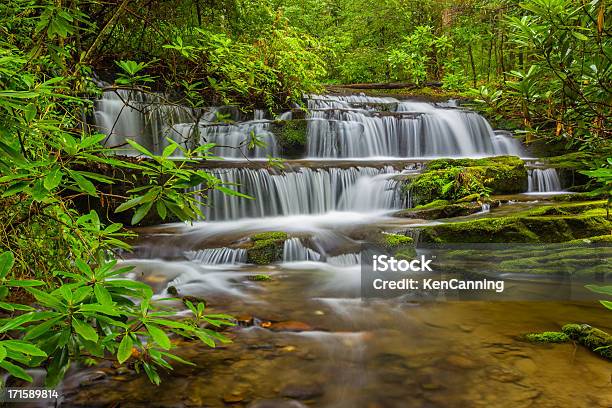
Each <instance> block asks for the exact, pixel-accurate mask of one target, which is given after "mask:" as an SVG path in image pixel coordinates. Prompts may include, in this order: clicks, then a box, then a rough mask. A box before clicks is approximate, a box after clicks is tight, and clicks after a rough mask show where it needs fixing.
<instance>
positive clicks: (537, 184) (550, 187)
mask: <svg viewBox="0 0 612 408" xmlns="http://www.w3.org/2000/svg"><path fill="white" fill-rule="evenodd" d="M528 175H529V178H528V181H529V184H528V186H529V187H528V191H529V192H530V193H554V192H560V191H562V188H561V180H560V179H559V175H558V174H557V170H556V169H530V170H529V172H528Z"/></svg>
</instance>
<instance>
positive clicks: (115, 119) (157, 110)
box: [94, 89, 200, 153]
mask: <svg viewBox="0 0 612 408" xmlns="http://www.w3.org/2000/svg"><path fill="white" fill-rule="evenodd" d="M94 115H95V120H96V125H97V126H98V128H99V129H100V131H101V132H103V133H105V134H107V135H108V138H107V140H106V146H109V147H114V146H120V145H124V144H125V139H128V138H129V139H133V140H135V141H136V142H138V143H139V144H141V145H143V146H145V147H146V148H147V149H149V150H151V151H152V152H154V153H161V151H162V150H163V148H164V147H165V146H167V144H168V143H167V141H166V137H168V138H170V139H172V140H175V141H177V142H178V143H179V144H181V145H185V143H186V142H187V139H182V137H181V136H182V135H181V134H180V133H179V132H177V131H176V129H175V128H174V125H175V124H178V123H185V122H190V121H193V120H194V119H193V118H194V117H197V116H198V115H200V112H199V111H197V110H192V109H189V108H187V107H183V106H178V105H173V104H170V103H168V102H167V101H165V99H164V98H163V97H162V96H161V95H155V94H147V93H143V92H138V91H132V90H127V89H116V90H112V91H105V92H103V94H102V98H101V99H99V100H97V101H96V103H95V110H94ZM121 152H122V153H126V152H127V153H130V152H132V150H131V149H129V146H128V149H126V150H123V148H122V151H121Z"/></svg>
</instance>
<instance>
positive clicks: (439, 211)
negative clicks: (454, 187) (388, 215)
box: [395, 200, 482, 220]
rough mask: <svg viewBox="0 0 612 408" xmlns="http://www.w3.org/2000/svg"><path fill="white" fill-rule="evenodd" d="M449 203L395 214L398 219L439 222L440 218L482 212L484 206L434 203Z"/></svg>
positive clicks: (442, 201) (443, 201) (470, 203)
mask: <svg viewBox="0 0 612 408" xmlns="http://www.w3.org/2000/svg"><path fill="white" fill-rule="evenodd" d="M437 202H441V203H447V204H442V205H437V206H434V205H429V204H427V205H424V206H419V207H416V208H414V209H410V208H409V209H406V210H401V211H398V212H396V213H395V216H396V217H404V218H419V219H424V220H437V219H440V218H452V217H461V216H465V215H470V214H474V213H477V212H479V211H481V210H482V206H481V205H480V204H478V203H474V202H465V203H456V204H448V201H445V200H436V201H433V202H432V203H430V204H433V203H437Z"/></svg>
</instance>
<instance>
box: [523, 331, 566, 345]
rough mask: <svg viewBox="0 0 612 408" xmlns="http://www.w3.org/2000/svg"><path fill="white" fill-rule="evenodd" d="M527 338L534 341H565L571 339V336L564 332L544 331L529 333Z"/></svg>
mask: <svg viewBox="0 0 612 408" xmlns="http://www.w3.org/2000/svg"><path fill="white" fill-rule="evenodd" d="M525 340H527V341H530V342H532V343H565V342H567V341H569V336H568V335H567V334H565V333H563V332H556V331H553V332H550V331H548V332H542V333H529V334H526V335H525Z"/></svg>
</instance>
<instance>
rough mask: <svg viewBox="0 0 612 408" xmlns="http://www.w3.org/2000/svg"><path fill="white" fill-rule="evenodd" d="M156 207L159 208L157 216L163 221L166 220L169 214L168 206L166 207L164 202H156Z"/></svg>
mask: <svg viewBox="0 0 612 408" xmlns="http://www.w3.org/2000/svg"><path fill="white" fill-rule="evenodd" d="M155 207H156V208H157V214H159V216H160V218H161V219H162V220H165V219H166V216H167V215H168V214H167V211H166V206H165V205H164V202H163V201H161V200H160V201H158V202H156V203H155Z"/></svg>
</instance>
